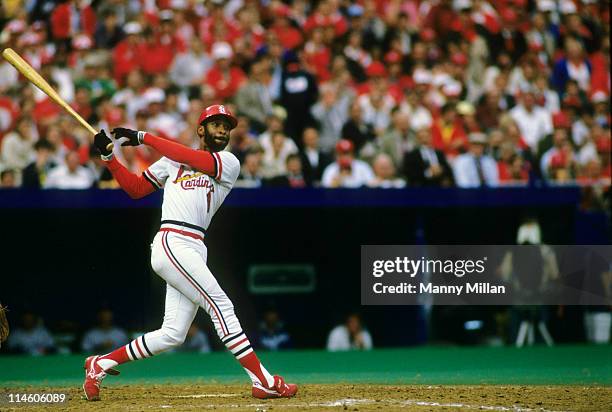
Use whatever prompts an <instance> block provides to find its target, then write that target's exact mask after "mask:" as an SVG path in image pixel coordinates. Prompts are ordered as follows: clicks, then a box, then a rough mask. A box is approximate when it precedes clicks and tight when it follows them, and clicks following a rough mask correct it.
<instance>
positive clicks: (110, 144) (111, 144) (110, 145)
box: [106, 143, 115, 152]
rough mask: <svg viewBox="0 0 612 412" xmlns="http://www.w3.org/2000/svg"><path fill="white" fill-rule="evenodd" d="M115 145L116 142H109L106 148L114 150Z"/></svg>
mask: <svg viewBox="0 0 612 412" xmlns="http://www.w3.org/2000/svg"><path fill="white" fill-rule="evenodd" d="M114 147H115V144H114V143H109V144H107V145H106V150H108V151H109V152H112V151H113V148H114Z"/></svg>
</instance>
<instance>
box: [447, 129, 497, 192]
mask: <svg viewBox="0 0 612 412" xmlns="http://www.w3.org/2000/svg"><path fill="white" fill-rule="evenodd" d="M469 143H470V146H469V150H468V152H467V153H464V154H462V155H459V156H457V158H456V159H455V161H454V163H453V171H454V175H455V182H456V183H457V186H458V187H463V188H475V187H485V186H488V187H496V186H498V185H499V172H498V169H497V163H496V162H495V160H494V159H493V158H492V157H491V156H489V155H487V154H486V153H485V150H486V147H487V135H485V134H484V133H470V135H469Z"/></svg>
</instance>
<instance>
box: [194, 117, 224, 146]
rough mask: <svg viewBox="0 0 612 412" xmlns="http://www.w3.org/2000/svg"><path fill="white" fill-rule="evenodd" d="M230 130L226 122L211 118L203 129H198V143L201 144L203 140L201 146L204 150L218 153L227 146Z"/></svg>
mask: <svg viewBox="0 0 612 412" xmlns="http://www.w3.org/2000/svg"><path fill="white" fill-rule="evenodd" d="M231 128H232V127H231V125H230V123H229V122H228V121H227V120H225V119H223V118H213V119H212V120H209V121H208V122H206V123H205V124H204V125H203V127H201V128H198V135H199V136H200V142H202V139H203V144H204V146H205V147H206V148H208V149H209V150H210V151H213V152H220V151H221V150H223V149H225V146H227V144H228V142H229V135H230V130H231ZM201 146H202V145H201ZM203 148H204V147H203Z"/></svg>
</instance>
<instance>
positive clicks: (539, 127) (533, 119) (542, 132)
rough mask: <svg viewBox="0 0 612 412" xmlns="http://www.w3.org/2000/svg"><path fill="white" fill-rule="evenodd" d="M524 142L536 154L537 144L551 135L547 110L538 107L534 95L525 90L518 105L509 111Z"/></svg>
mask: <svg viewBox="0 0 612 412" xmlns="http://www.w3.org/2000/svg"><path fill="white" fill-rule="evenodd" d="M510 116H511V117H512V118H513V119H514V121H515V122H516V124H517V125H518V127H519V129H520V130H521V135H522V137H523V139H524V140H525V142H526V143H527V144H528V145H529V147H530V148H531V150H532V152H533V153H537V152H538V144H539V142H540V140H542V139H544V137H546V135H548V134H550V133H552V130H553V127H552V116H551V114H550V112H549V111H548V110H546V109H545V108H543V107H538V106H537V105H536V101H535V94H534V92H533V91H532V90H527V91H525V92H523V93H522V94H521V97H520V98H519V104H517V105H516V106H515V107H514V108H513V109H512V110H510Z"/></svg>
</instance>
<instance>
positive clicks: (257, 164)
mask: <svg viewBox="0 0 612 412" xmlns="http://www.w3.org/2000/svg"><path fill="white" fill-rule="evenodd" d="M263 153H264V151H263V149H262V148H261V146H259V145H255V146H253V147H251V148H250V149H249V150H248V151H247V152H246V155H245V156H244V161H243V162H242V167H241V168H240V176H238V180H237V181H236V187H247V188H257V187H261V186H262V184H263V175H262V172H261V163H262V158H263Z"/></svg>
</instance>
